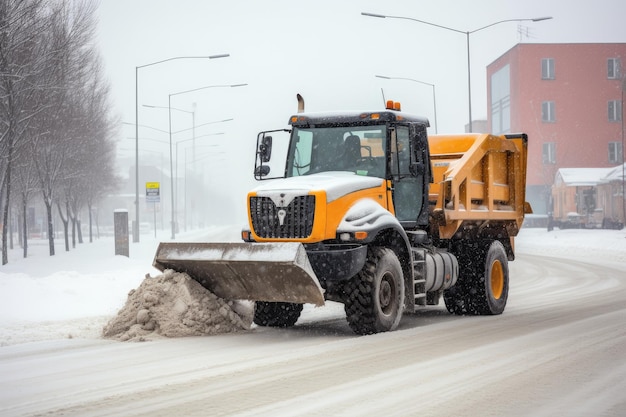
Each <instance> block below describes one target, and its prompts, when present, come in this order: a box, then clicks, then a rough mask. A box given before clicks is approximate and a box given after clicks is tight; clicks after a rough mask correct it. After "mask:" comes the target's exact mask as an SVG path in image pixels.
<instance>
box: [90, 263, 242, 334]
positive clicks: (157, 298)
mask: <svg viewBox="0 0 626 417" xmlns="http://www.w3.org/2000/svg"><path fill="white" fill-rule="evenodd" d="M252 317H253V308H252V305H251V303H247V302H237V301H225V300H223V299H221V298H219V297H217V296H216V295H215V294H213V293H211V292H210V291H208V290H206V289H205V288H204V287H202V285H200V284H199V283H198V282H196V281H194V280H193V279H191V278H190V277H189V275H187V274H185V273H179V272H175V271H172V270H166V271H165V272H163V274H161V275H158V276H156V277H151V276H150V275H147V276H146V279H145V280H144V281H143V282H142V283H141V285H140V286H139V288H137V289H135V290H131V291H130V293H129V294H128V299H127V301H126V304H125V305H124V307H123V308H122V309H121V310H120V311H119V312H118V314H117V316H115V317H114V318H113V319H111V321H109V323H108V324H107V325H106V326H105V327H104V329H103V331H102V335H103V336H104V337H106V338H111V339H117V340H120V341H127V340H133V341H144V340H150V339H154V338H158V337H162V336H165V337H182V336H202V335H212V334H217V333H232V332H237V331H241V330H248V329H250V326H251V324H252Z"/></svg>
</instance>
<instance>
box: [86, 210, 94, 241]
mask: <svg viewBox="0 0 626 417" xmlns="http://www.w3.org/2000/svg"><path fill="white" fill-rule="evenodd" d="M87 209H89V243H93V216H92V215H91V203H88V204H87Z"/></svg>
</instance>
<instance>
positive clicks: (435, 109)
mask: <svg viewBox="0 0 626 417" xmlns="http://www.w3.org/2000/svg"><path fill="white" fill-rule="evenodd" d="M376 77H378V78H382V79H385V80H407V81H413V82H416V83H419V84H424V85H429V86H431V87H432V89H433V111H434V118H435V126H434V127H435V134H436V133H437V101H436V98H435V84H431V83H427V82H424V81H420V80H414V79H413V78H403V77H387V76H385V75H377V76H376Z"/></svg>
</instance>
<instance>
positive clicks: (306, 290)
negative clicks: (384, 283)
mask: <svg viewBox="0 0 626 417" xmlns="http://www.w3.org/2000/svg"><path fill="white" fill-rule="evenodd" d="M152 264H153V265H154V267H156V268H157V269H159V270H161V271H164V270H166V269H173V270H174V271H177V272H185V273H187V274H188V275H189V276H190V277H191V278H193V279H194V280H196V281H198V282H199V283H200V284H202V286H203V287H204V288H206V289H208V290H209V291H211V292H212V293H214V294H215V295H217V296H218V297H221V298H224V299H227V300H252V301H278V302H289V303H300V304H304V303H310V304H315V305H318V306H320V305H323V304H324V294H323V290H322V288H321V286H320V283H319V281H318V279H317V276H316V275H315V273H314V272H313V269H312V268H311V264H310V263H309V259H308V257H307V254H306V251H305V249H304V246H302V244H301V243H292V242H281V243H195V242H193V243H192V242H190V243H178V242H163V243H161V244H159V247H158V248H157V252H156V255H155V257H154V262H153V263H152Z"/></svg>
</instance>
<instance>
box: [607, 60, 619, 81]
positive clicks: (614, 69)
mask: <svg viewBox="0 0 626 417" xmlns="http://www.w3.org/2000/svg"><path fill="white" fill-rule="evenodd" d="M620 73H621V65H620V59H619V58H609V59H608V60H607V78H609V79H610V80H615V79H618V78H620Z"/></svg>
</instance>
